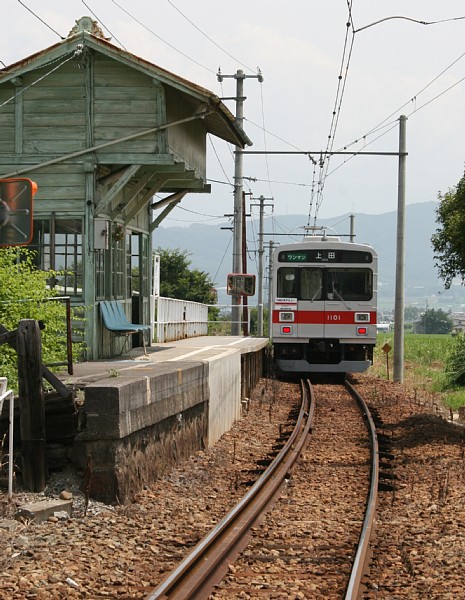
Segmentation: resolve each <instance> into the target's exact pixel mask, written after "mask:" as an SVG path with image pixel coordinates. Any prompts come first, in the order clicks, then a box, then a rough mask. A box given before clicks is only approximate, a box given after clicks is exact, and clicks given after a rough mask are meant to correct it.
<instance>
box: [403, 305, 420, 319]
mask: <svg viewBox="0 0 465 600" xmlns="http://www.w3.org/2000/svg"><path fill="white" fill-rule="evenodd" d="M419 315H420V309H419V308H418V307H417V306H406V307H405V308H404V318H405V320H406V321H416V320H417V319H418V317H419Z"/></svg>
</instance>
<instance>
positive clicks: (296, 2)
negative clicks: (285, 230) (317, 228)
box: [0, 0, 465, 226]
mask: <svg viewBox="0 0 465 600" xmlns="http://www.w3.org/2000/svg"><path fill="white" fill-rule="evenodd" d="M24 5H25V6H27V7H28V8H29V9H30V10H31V11H33V12H34V13H35V14H36V15H37V16H34V15H33V14H31V12H29V11H28V10H27V9H26V8H25V6H24ZM2 8H3V14H4V15H5V16H6V19H5V21H4V27H3V28H2V35H1V37H0V60H1V61H2V62H3V63H5V64H6V65H9V64H11V63H13V62H16V61H18V60H21V59H23V58H25V57H26V56H28V55H29V54H31V53H33V52H35V51H38V50H42V49H43V48H46V47H48V46H50V45H52V44H54V43H56V42H58V41H59V40H60V37H59V36H60V35H61V36H66V35H67V34H68V33H69V31H70V30H71V28H72V27H73V25H74V23H75V21H76V20H77V19H79V18H80V17H82V16H84V15H89V16H91V17H93V18H97V20H98V21H99V23H100V25H101V26H102V28H103V29H104V31H105V33H106V35H108V36H109V37H111V38H112V43H114V44H115V45H121V46H124V47H125V48H126V49H127V50H128V51H130V52H132V53H134V54H136V55H138V56H140V57H142V58H144V59H146V60H149V61H151V62H153V63H155V64H157V65H159V66H161V67H163V68H165V69H168V70H170V71H172V72H173V73H176V74H177V75H180V76H182V77H185V78H187V79H189V80H191V81H192V82H194V83H197V84H199V85H202V86H204V87H206V88H207V89H209V90H211V91H212V92H214V93H216V94H217V95H218V96H220V97H226V96H234V95H235V89H236V82H235V80H234V79H225V80H224V81H223V83H222V84H220V83H219V82H218V81H217V77H216V73H217V71H218V68H219V67H220V68H221V71H222V73H223V74H225V75H232V74H234V73H235V72H236V71H237V69H243V71H244V72H245V73H246V74H247V75H253V74H254V73H256V69H257V67H260V69H261V71H262V73H263V77H264V82H263V83H262V84H260V83H259V82H258V81H257V79H255V78H250V79H246V80H245V84H244V92H245V96H246V97H247V99H246V101H245V104H244V116H245V123H244V129H245V131H246V133H247V134H248V136H249V137H250V138H251V140H252V141H253V146H252V147H251V148H250V150H265V149H266V150H268V151H295V150H304V151H312V152H316V154H314V155H313V158H314V159H315V160H316V162H318V160H319V155H318V152H319V151H320V150H324V149H325V148H326V147H327V145H328V136H329V135H330V132H331V129H330V128H331V123H332V121H333V111H335V112H336V115H335V118H336V122H337V127H336V130H335V135H334V138H333V139H332V149H333V150H340V149H343V148H344V147H345V146H349V147H350V149H351V150H353V149H354V150H366V151H377V152H397V150H398V143H399V130H398V125H397V123H398V118H399V116H400V115H401V114H405V115H407V116H408V117H409V118H408V121H407V150H408V153H409V156H408V159H407V203H409V204H410V203H414V202H427V201H431V200H435V199H436V198H437V195H438V192H445V191H447V189H448V188H449V187H452V186H454V185H455V184H457V183H458V181H459V179H460V178H461V177H462V175H463V172H464V161H465V135H464V132H465V44H464V41H463V40H465V19H464V18H462V19H460V18H459V17H465V4H464V3H463V0H445V1H443V2H438V1H437V0H408V1H405V0H402V1H401V0H390V1H389V2H381V1H380V0H377V1H375V0H353V2H352V13H351V19H352V21H351V20H350V18H349V9H348V4H347V1H346V0H320V1H319V2H316V1H315V0H288V2H282V1H278V0H247V1H244V0H236V1H235V2H224V1H221V0H197V1H196V2H192V0H172V1H170V0H130V1H129V0H117V1H116V0H88V1H87V0H86V2H84V1H81V0H24V1H23V2H19V0H18V1H17V0H3V1H2ZM92 13H94V15H93V14H92ZM393 16H396V17H397V16H403V17H408V18H409V19H414V20H417V21H426V22H432V21H443V20H448V19H455V20H450V21H445V22H441V23H437V24H430V25H422V24H420V23H416V22H414V21H412V20H407V19H397V18H396V19H389V20H384V19H387V18H388V17H393ZM38 17H39V18H40V19H42V21H44V22H45V23H46V24H44V23H42V22H41V21H40V20H39V18H38ZM380 20H382V21H381V22H380V23H378V24H375V25H373V26H370V27H366V26H367V25H370V24H372V23H375V22H377V21H380ZM5 23H6V24H7V26H5ZM347 23H350V27H347ZM47 25H48V26H49V27H50V28H51V29H50V28H49V27H48V26H47ZM52 29H53V30H55V31H52ZM354 29H355V30H358V29H361V31H357V32H356V33H355V34H354V33H353V30H354ZM344 48H345V53H344ZM340 74H342V79H341V80H340V79H339V76H340ZM462 78H464V81H461V79H462ZM452 86H454V87H452ZM338 88H339V95H337V92H338ZM449 88H451V89H449ZM341 92H342V95H341ZM225 103H226V104H227V106H228V107H229V108H230V110H231V111H232V112H233V113H235V103H234V102H233V101H228V100H225ZM339 108H340V110H339ZM380 124H382V125H383V127H382V128H381V129H380V128H379V127H378V126H379V125H380ZM373 129H376V132H375V133H370V132H371V131H372V130H373ZM367 134H369V135H367ZM355 140H359V143H358V144H353V142H354V141H355ZM207 151H208V163H207V164H208V167H207V177H208V178H209V179H210V180H212V194H211V195H198V194H191V195H190V196H188V197H186V198H185V199H184V200H183V202H182V204H181V208H176V209H175V210H174V211H173V212H172V213H171V215H170V218H169V220H166V221H165V223H164V224H165V225H167V226H168V225H178V224H181V223H182V222H183V221H184V222H185V224H187V223H189V222H192V221H198V220H200V221H203V222H210V221H211V222H212V224H213V223H214V222H215V218H216V217H222V216H223V215H224V214H225V213H231V212H232V207H233V194H232V182H233V176H234V160H233V155H232V148H231V147H229V146H228V145H227V144H226V143H225V142H223V141H221V140H219V139H218V138H211V142H210V141H209V142H208V147H207ZM324 169H325V172H326V173H327V176H326V178H325V184H324V190H323V194H322V196H317V195H315V194H314V195H313V205H312V206H313V212H312V215H313V214H314V207H315V203H316V202H317V201H320V200H321V207H320V210H319V213H318V214H319V216H320V217H321V218H328V217H335V216H337V215H341V214H344V213H346V212H362V213H383V212H387V211H391V210H395V209H396V207H397V170H398V159H397V157H392V156H386V157H384V156H376V157H366V156H357V157H355V158H350V159H349V157H347V156H344V157H340V156H333V157H332V158H331V160H330V161H329V166H328V167H327V170H326V164H325V167H324ZM314 171H315V174H314ZM319 175H320V168H319V166H318V165H317V166H316V170H315V168H314V165H313V163H312V161H311V160H310V158H309V157H308V156H305V155H288V156H286V155H269V156H268V157H266V156H264V155H258V156H251V155H245V156H244V176H245V177H247V178H252V179H254V180H255V181H252V180H249V179H247V180H246V181H245V187H244V189H245V191H247V192H251V193H252V197H253V198H258V197H259V196H260V195H263V196H265V197H266V198H271V197H272V198H273V199H274V212H275V215H279V214H295V213H303V214H305V215H308V213H309V210H310V205H311V202H312V182H313V181H314V180H315V176H316V181H318V178H319ZM217 181H218V182H221V183H216V182H217ZM313 189H315V187H314V188H313ZM185 209H187V210H185ZM269 210H270V209H268V212H269ZM189 211H192V212H189ZM197 213H199V214H197ZM303 224H305V223H303Z"/></svg>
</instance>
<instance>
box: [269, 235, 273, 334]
mask: <svg viewBox="0 0 465 600" xmlns="http://www.w3.org/2000/svg"><path fill="white" fill-rule="evenodd" d="M273 247H274V242H273V241H271V240H270V244H269V248H270V254H269V257H268V260H269V262H268V337H269V338H270V340H271V338H272V335H273V296H272V293H271V288H272V286H273Z"/></svg>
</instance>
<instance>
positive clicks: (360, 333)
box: [357, 327, 368, 335]
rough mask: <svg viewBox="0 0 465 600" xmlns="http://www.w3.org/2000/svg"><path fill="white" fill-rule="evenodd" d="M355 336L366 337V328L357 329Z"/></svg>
mask: <svg viewBox="0 0 465 600" xmlns="http://www.w3.org/2000/svg"><path fill="white" fill-rule="evenodd" d="M357 335H368V327H357Z"/></svg>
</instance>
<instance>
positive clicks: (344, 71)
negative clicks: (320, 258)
mask: <svg viewBox="0 0 465 600" xmlns="http://www.w3.org/2000/svg"><path fill="white" fill-rule="evenodd" d="M347 9H348V17H347V21H346V31H345V36H344V44H343V51H342V58H341V65H340V69H339V75H338V85H337V89H336V97H335V100H334V106H333V112H332V118H331V124H330V128H329V134H328V139H327V143H326V152H325V155H324V156H322V157H321V158H320V175H319V178H318V184H317V187H316V191H315V215H314V219H315V221H316V219H317V217H318V212H319V209H320V206H321V203H322V201H323V190H324V186H325V181H326V176H327V173H328V169H329V162H330V158H331V156H330V152H331V150H332V149H333V146H334V140H335V137H336V131H337V126H338V124H339V117H340V114H341V107H342V100H343V97H344V92H345V89H346V83H347V77H348V73H349V65H350V60H351V57H352V51H353V46H354V37H355V34H354V26H353V20H352V0H347ZM350 30H352V35H351V37H350ZM349 38H350V42H349ZM309 217H310V214H309Z"/></svg>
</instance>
